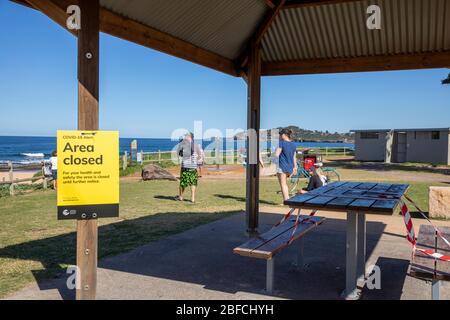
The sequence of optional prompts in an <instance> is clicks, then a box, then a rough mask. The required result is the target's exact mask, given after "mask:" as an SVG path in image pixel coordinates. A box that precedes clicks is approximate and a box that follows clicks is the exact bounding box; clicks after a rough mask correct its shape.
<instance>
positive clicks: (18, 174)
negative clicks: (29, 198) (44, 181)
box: [0, 171, 38, 183]
mask: <svg viewBox="0 0 450 320" xmlns="http://www.w3.org/2000/svg"><path fill="white" fill-rule="evenodd" d="M36 172H38V171H14V172H13V180H16V179H19V180H20V179H27V178H31V177H33V176H34V175H35V174H36ZM4 181H9V172H0V182H4ZM24 183H27V182H24ZM28 183H29V182H28Z"/></svg>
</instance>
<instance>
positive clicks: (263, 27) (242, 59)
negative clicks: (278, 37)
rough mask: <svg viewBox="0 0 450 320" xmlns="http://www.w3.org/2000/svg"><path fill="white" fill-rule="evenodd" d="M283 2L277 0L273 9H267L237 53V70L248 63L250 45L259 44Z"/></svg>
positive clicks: (284, 1) (283, 0) (282, 0)
mask: <svg viewBox="0 0 450 320" xmlns="http://www.w3.org/2000/svg"><path fill="white" fill-rule="evenodd" d="M274 1H275V0H274ZM285 3H286V0H278V1H277V3H276V5H275V7H274V8H273V9H269V11H268V12H267V13H266V15H265V16H264V18H263V20H262V21H261V23H260V24H259V25H258V27H257V28H256V31H255V33H254V34H253V36H252V37H251V38H250V40H249V41H248V43H247V45H246V46H245V48H244V50H243V51H242V53H241V54H240V55H239V57H238V59H237V60H236V65H237V69H238V70H242V69H245V67H246V65H247V63H248V57H249V52H250V48H251V46H252V45H255V46H258V45H259V43H260V42H261V40H262V38H263V36H264V34H265V33H266V31H267V30H268V29H269V28H270V26H271V25H272V23H273V21H274V20H275V18H276V17H277V15H278V14H279V13H280V10H281V8H282V7H283V6H284V4H285Z"/></svg>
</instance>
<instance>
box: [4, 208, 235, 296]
mask: <svg viewBox="0 0 450 320" xmlns="http://www.w3.org/2000/svg"><path fill="white" fill-rule="evenodd" d="M233 213H236V211H224V212H219V213H180V212H166V213H158V214H154V215H151V216H146V217H141V218H137V219H132V220H125V221H121V222H117V223H111V224H107V225H103V226H100V227H99V232H98V235H99V236H98V249H99V252H98V258H99V260H100V259H102V258H105V257H108V256H113V255H117V254H120V253H123V252H127V251H130V250H132V249H134V248H136V247H139V246H142V245H144V244H147V243H149V242H151V241H155V240H158V239H160V238H162V237H165V236H168V235H172V234H176V233H180V232H183V231H185V230H188V229H191V228H194V227H196V226H199V225H202V224H206V223H209V222H212V221H215V220H218V219H221V218H224V217H227V216H229V215H231V214H233ZM0 257H1V258H7V259H14V260H25V261H27V260H31V261H39V262H40V263H41V264H42V266H43V269H42V270H31V272H32V273H33V275H34V277H35V279H36V281H37V283H38V285H39V287H40V288H41V290H48V289H55V288H56V289H58V290H59V291H60V293H61V296H62V297H63V298H64V299H72V298H73V297H74V294H75V293H74V292H73V291H69V290H68V289H67V288H66V287H65V282H64V283H63V284H62V283H60V282H61V281H55V282H53V281H51V280H50V281H44V280H49V279H54V278H58V277H61V276H62V274H64V273H65V272H66V269H67V266H68V265H75V264H76V233H75V232H70V233H66V234H62V235H58V236H54V237H49V238H45V239H40V240H33V241H29V242H24V243H20V244H16V245H11V246H7V247H4V248H1V249H0ZM27 272H30V270H26V269H22V270H21V271H19V273H18V274H17V276H18V277H20V276H21V275H24V274H26V273H27ZM0 280H1V279H0ZM0 294H4V293H2V292H0Z"/></svg>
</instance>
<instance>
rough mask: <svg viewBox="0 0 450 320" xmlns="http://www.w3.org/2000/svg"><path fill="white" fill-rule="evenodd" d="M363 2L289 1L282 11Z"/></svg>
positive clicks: (351, 0)
mask: <svg viewBox="0 0 450 320" xmlns="http://www.w3.org/2000/svg"><path fill="white" fill-rule="evenodd" d="M358 1H363V0H290V1H287V2H286V4H285V5H284V6H283V10H284V9H295V8H304V7H313V6H319V5H327V4H341V3H346V2H358Z"/></svg>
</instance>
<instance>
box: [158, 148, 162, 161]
mask: <svg viewBox="0 0 450 320" xmlns="http://www.w3.org/2000/svg"><path fill="white" fill-rule="evenodd" d="M160 163H161V150H158V164H160Z"/></svg>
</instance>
